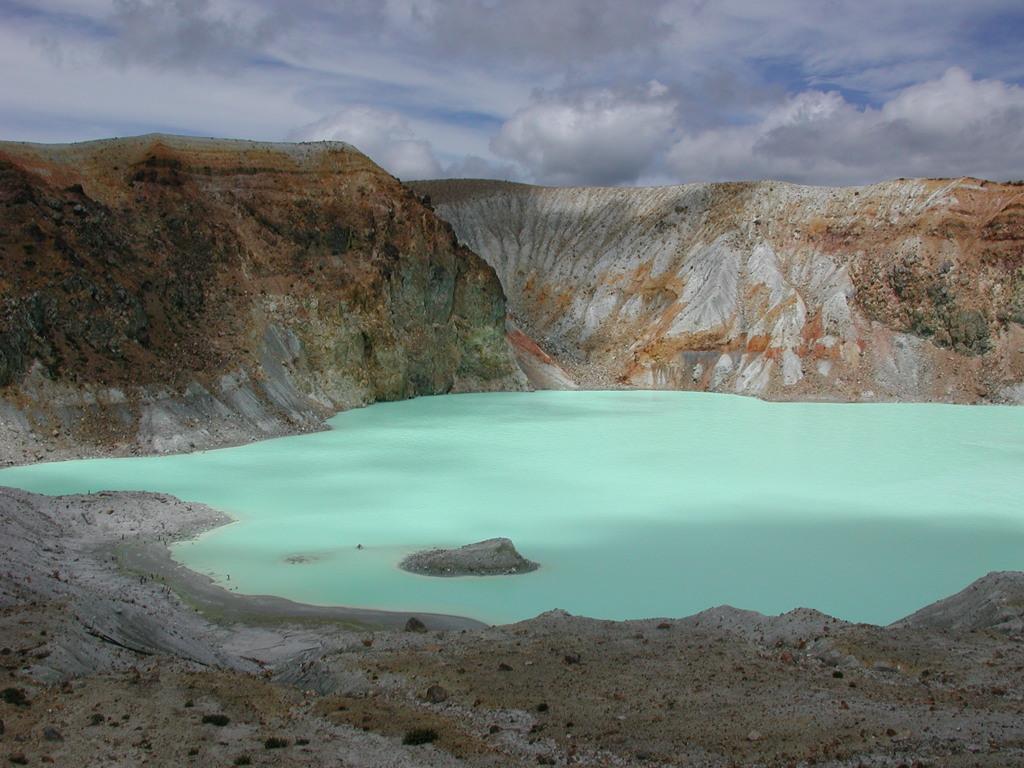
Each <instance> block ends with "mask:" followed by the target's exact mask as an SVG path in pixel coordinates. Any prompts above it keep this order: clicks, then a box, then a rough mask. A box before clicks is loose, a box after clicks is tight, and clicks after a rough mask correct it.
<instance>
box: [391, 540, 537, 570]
mask: <svg viewBox="0 0 1024 768" xmlns="http://www.w3.org/2000/svg"><path fill="white" fill-rule="evenodd" d="M399 567H400V568H401V569H402V570H404V571H410V572H412V573H421V574H424V575H426V576H503V575H508V574H514V573H529V572H530V571H535V570H537V569H538V568H539V567H540V565H539V564H538V563H535V562H533V561H532V560H527V559H526V558H525V557H523V556H522V555H520V554H519V552H518V551H517V550H516V548H515V545H514V544H513V543H512V542H511V541H510V540H509V539H505V538H497V539H487V540H486V541H478V542H476V543H475V544H467V545H466V546H464V547H459V548H458V549H428V550H425V551H423V552H416V553H414V554H411V555H409V556H408V557H407V558H405V559H404V560H403V561H402V562H401V564H400V565H399Z"/></svg>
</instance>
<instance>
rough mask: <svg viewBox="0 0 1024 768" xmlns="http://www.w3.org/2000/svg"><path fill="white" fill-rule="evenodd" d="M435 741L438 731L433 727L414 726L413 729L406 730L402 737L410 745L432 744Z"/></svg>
mask: <svg viewBox="0 0 1024 768" xmlns="http://www.w3.org/2000/svg"><path fill="white" fill-rule="evenodd" d="M434 741H437V731H435V730H434V729H433V728H413V729H412V730H411V731H406V733H405V736H403V737H402V743H403V744H405V745H406V746H409V747H415V746H417V745H419V744H430V743H431V742H434Z"/></svg>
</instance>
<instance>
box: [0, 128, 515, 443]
mask: <svg viewBox="0 0 1024 768" xmlns="http://www.w3.org/2000/svg"><path fill="white" fill-rule="evenodd" d="M504 318H505V310H504V296H503V294H502V291H501V287H500V285H499V284H498V282H497V280H496V278H495V276H494V272H493V270H491V269H490V268H489V267H487V265H486V264H484V263H483V262H481V261H480V259H479V258H477V257H476V256H475V255H474V254H473V253H472V252H470V251H469V250H467V249H466V248H464V247H462V246H460V245H459V244H458V243H457V241H456V239H455V236H454V235H453V233H452V231H451V229H450V227H448V225H446V224H444V223H443V222H441V221H440V220H438V219H437V218H436V217H435V216H434V215H433V214H432V213H431V212H430V211H429V210H428V209H426V208H425V207H424V206H423V205H422V204H421V202H420V201H419V200H418V199H417V198H416V197H415V196H414V195H413V194H412V193H410V192H409V191H408V190H407V189H406V188H404V187H403V186H402V185H401V184H400V183H399V182H398V181H397V180H396V179H394V178H393V177H391V176H389V175H388V174H386V173H384V172H383V171H382V170H381V169H380V168H378V167H377V166H376V165H374V164H373V163H372V162H371V161H370V160H369V159H368V158H366V157H365V156H364V155H362V154H361V153H359V152H358V151H357V150H356V149H354V148H353V147H350V146H348V145H345V144H341V143H315V144H263V143H256V142H248V141H223V140H204V139H193V138H184V137H173V136H160V135H152V136H142V137H137V138H132V139H116V140H108V141H95V142H85V143H82V144H74V145H37V144H22V143H12V142H0V432H2V433H4V434H5V435H6V436H7V439H6V440H4V441H3V443H4V445H5V448H4V449H0V453H2V454H7V455H0V460H2V459H7V460H8V461H11V460H22V459H23V457H24V455H25V453H24V451H21V452H19V451H18V450H17V446H21V447H24V448H27V449H28V450H29V451H30V453H29V456H30V457H35V458H40V457H43V456H46V457H49V458H53V457H67V456H73V455H77V454H79V453H81V452H82V451H84V450H88V449H89V448H90V447H92V448H96V449H101V450H103V451H105V452H111V451H112V452H122V453H125V452H131V451H142V452H150V451H168V450H172V451H180V450H188V449H198V448H204V447H209V446H212V445H218V444H225V443H234V442H242V441H247V440H251V439H254V438H259V437H268V436H272V435H280V434H286V433H289V432H295V431H301V430H308V429H315V428H318V426H319V424H320V423H321V421H322V419H323V418H324V417H325V416H327V415H329V414H332V413H334V412H335V411H337V410H339V409H345V408H350V407H353V406H358V405H365V404H367V403H372V402H375V401H378V400H393V399H397V398H405V397H411V396H414V395H420V394H438V393H445V392H459V391H468V390H488V389H503V390H505V389H518V388H521V387H522V386H523V385H524V380H523V377H522V374H521V373H520V372H519V370H518V368H517V367H516V365H515V363H514V361H513V359H512V356H511V354H510V351H509V345H508V343H507V342H506V340H505V337H504Z"/></svg>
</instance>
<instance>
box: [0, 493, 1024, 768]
mask: <svg viewBox="0 0 1024 768" xmlns="http://www.w3.org/2000/svg"><path fill="white" fill-rule="evenodd" d="M222 521H223V518H222V517H221V515H220V514H219V513H217V512H215V511H214V510H211V509H209V508H207V507H203V506H202V505H195V504H185V503H183V502H180V501H178V500H177V499H174V498H172V497H169V496H164V495H158V494H139V493H116V494H115V493H103V494H94V495H91V496H74V497H58V498H49V497H43V496H37V495H33V494H29V493H25V492H22V491H16V490H13V489H0V545H2V546H3V551H4V558H3V561H2V564H0V720H2V726H0V760H2V761H4V762H5V763H7V764H23V765H41V764H44V763H53V764H56V765H75V766H82V765H90V766H93V765H94V766H140V765H153V766H188V765H196V766H199V765H202V766H221V765H223V766H229V765H265V766H270V765H273V766H518V765H584V766H661V765H665V766H672V765H677V766H723V767H724V766H755V765H756V766H776V765H778V766H790V765H796V766H809V765H825V766H844V767H845V766H851V767H852V766H892V767H895V766H901V765H903V766H915V765H917V766H976V765H980V766H1018V765H1024V716H1022V715H1024V644H1022V643H1021V638H1022V631H1024V622H1022V620H1021V616H1022V613H1024V611H1022V608H1024V575H1021V574H1017V573H1002V574H990V575H989V576H987V577H985V578H983V579H980V580H979V581H978V582H976V583H975V584H973V585H971V586H970V587H969V588H968V589H966V590H965V591H964V592H962V593H960V594H959V595H956V596H954V597H952V598H950V599H947V600H946V601H943V602H941V603H939V604H936V605H935V606H931V607H929V608H927V609H925V610H922V611H920V612H918V613H917V614H914V615H913V616H911V617H908V618H907V619H905V620H903V621H902V622H897V623H896V624H895V625H892V626H890V627H875V626H869V625H863V624H859V625H855V624H849V623H846V622H843V621H839V620H837V619H833V618H830V617H828V616H825V615H823V614H821V613H818V612H816V611H813V610H809V609H799V610H797V611H793V612H791V613H787V614H784V615H782V616H778V617H766V616H763V615H760V614H756V613H752V612H746V611H741V610H737V609H733V608H714V609H711V610H709V611H705V612H703V613H700V614H697V615H695V616H690V617H687V618H681V619H680V618H655V619H649V620H643V621H629V622H611V621H597V620H592V619H587V618H583V617H577V616H570V615H568V614H566V613H563V612H560V611H552V612H550V613H546V614H543V615H541V616H539V617H537V618H535V619H531V620H529V621H524V622H520V623H518V624H512V625H506V626H497V627H484V628H476V629H473V628H464V629H459V628H450V629H443V630H441V629H436V628H435V627H436V626H439V625H441V624H443V623H444V622H448V623H447V624H446V626H451V627H459V626H464V627H469V626H471V622H469V623H463V624H461V625H460V624H459V623H458V622H457V621H454V620H452V619H450V618H449V619H444V618H443V617H423V623H424V624H425V625H426V628H425V631H421V632H411V631H403V630H402V629H401V627H404V626H405V622H406V621H407V617H405V616H396V615H384V614H379V615H373V614H367V613H364V614H359V615H356V614H351V615H347V616H346V615H344V614H340V613H338V612H335V613H334V614H324V615H319V614H317V612H316V611H315V610H312V609H310V610H307V611H306V612H305V613H303V612H302V611H301V610H295V611H292V612H290V613H289V611H287V610H283V609H282V606H281V603H280V602H270V603H260V601H259V600H253V601H249V602H248V603H245V601H246V598H244V597H239V596H235V597H234V601H233V602H231V601H226V600H221V602H218V601H217V599H216V598H217V595H216V591H217V590H216V588H215V587H213V586H212V585H208V584H207V585H205V586H204V582H203V580H202V579H201V578H195V577H194V576H193V578H192V579H191V580H189V579H188V578H184V577H182V576H181V574H176V573H175V571H174V570H173V568H164V569H161V567H158V566H156V567H154V572H153V573H141V574H140V573H134V572H129V571H126V570H124V569H123V568H121V567H119V566H118V561H122V562H132V563H135V567H140V563H147V562H155V561H152V560H146V559H145V558H142V559H139V558H135V559H132V557H131V556H130V553H131V552H133V551H136V550H137V549H138V548H139V547H140V546H141V545H142V544H144V543H145V544H146V546H147V547H150V548H152V547H153V546H154V544H160V543H164V542H169V541H172V540H174V539H177V538H181V537H184V536H189V535H193V534H195V533H196V532H197V531H200V530H203V529H205V528H208V527H210V526H214V525H218V524H220V523H221V522H222ZM142 551H147V550H146V548H145V547H143V548H142ZM126 553H128V554H126ZM894 588H898V585H894ZM179 592H180V594H179ZM211 600H212V603H211ZM238 601H242V602H241V603H239V602H238ZM190 603H196V604H201V605H204V606H206V610H207V613H206V614H202V615H201V614H199V613H197V612H196V611H195V610H193V609H192V608H191V607H190ZM242 604H248V605H249V607H250V610H249V612H248V613H246V612H244V611H242V610H240V608H239V606H240V605H242ZM211 605H212V606H213V607H212V608H211V607H210V606H211ZM225 605H227V606H228V607H229V608H230V610H227V609H225V608H224V606H225ZM217 606H220V607H219V608H218V607H217ZM293 606H294V604H293ZM218 611H219V613H218ZM211 616H213V618H211ZM386 625H387V626H390V627H391V628H381V627H384V626H386ZM403 741H408V742H420V743H409V744H403Z"/></svg>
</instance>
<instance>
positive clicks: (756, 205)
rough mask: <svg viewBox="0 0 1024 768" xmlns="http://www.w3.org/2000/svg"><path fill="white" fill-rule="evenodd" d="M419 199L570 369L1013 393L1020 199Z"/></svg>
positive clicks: (732, 388)
mask: <svg viewBox="0 0 1024 768" xmlns="http://www.w3.org/2000/svg"><path fill="white" fill-rule="evenodd" d="M414 186H415V188H416V189H417V191H418V192H420V193H421V194H427V195H429V196H430V197H431V198H432V201H433V203H434V204H435V205H436V209H437V212H438V214H439V215H440V216H441V217H442V218H444V219H446V220H447V221H449V222H451V224H452V225H453V226H454V228H455V231H456V233H457V234H458V235H459V237H460V238H461V239H462V240H463V241H464V242H466V243H467V244H468V245H469V246H470V247H471V248H473V249H474V250H475V251H476V252H477V253H479V254H480V255H481V256H483V257H484V258H485V259H486V260H487V261H488V262H489V263H490V264H492V265H493V266H494V268H495V270H496V271H497V272H498V275H499V277H500V278H501V281H502V284H503V285H504V287H505V290H506V292H507V293H508V295H509V307H510V310H511V311H512V312H513V313H514V314H515V315H517V316H518V317H519V318H520V320H521V321H523V323H524V324H525V325H526V326H527V328H528V329H529V330H531V331H532V332H533V335H534V337H535V338H536V339H537V340H538V341H540V342H541V344H542V346H544V347H546V348H547V350H548V351H549V352H551V353H552V354H553V355H554V356H555V357H556V358H559V359H561V360H563V361H567V362H568V363H569V364H570V367H571V366H572V364H573V363H577V364H578V363H583V364H584V365H583V366H582V369H583V370H586V369H587V367H588V365H589V367H590V368H591V369H593V368H597V369H598V370H600V371H603V372H605V373H606V374H607V375H608V376H610V377H611V378H612V379H614V380H618V381H619V382H622V383H624V384H630V385H637V386H642V387H656V388H672V389H706V390H715V391H725V392H737V393H742V394H751V395H758V396H762V397H768V398H779V399H789V398H792V399H815V398H829V399H840V400H861V399H864V400H890V399H892V400H943V401H958V402H975V401H979V400H991V401H998V402H1020V401H1021V400H1022V399H1024V385H1022V382H1024V328H1022V327H1021V324H1022V323H1024V186H1020V185H1012V184H994V183H990V182H984V181H978V180H976V179H959V180H920V179H919V180H900V181H892V182H887V183H884V184H877V185H874V186H870V187H859V188H844V189H830V188H818V187H800V186H794V185H790V184H781V183H774V182H757V183H735V184H691V185H686V186H677V187H661V188H653V189H596V188H576V189H572V188H561V189H551V188H538V187H529V186H524V185H515V184H507V183H501V182H481V181H442V182H418V183H417V184H416V185H414Z"/></svg>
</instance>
